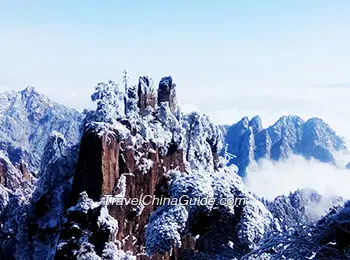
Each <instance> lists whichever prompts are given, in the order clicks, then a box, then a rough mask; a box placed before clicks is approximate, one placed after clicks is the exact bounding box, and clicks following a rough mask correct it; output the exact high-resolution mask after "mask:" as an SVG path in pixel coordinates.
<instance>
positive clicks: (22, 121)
mask: <svg viewBox="0 0 350 260" xmlns="http://www.w3.org/2000/svg"><path fill="white" fill-rule="evenodd" d="M82 119H83V115H82V114H81V113H79V112H78V111H76V110H74V109H70V108H67V107H65V106H63V105H59V104H57V103H55V102H53V101H51V100H49V99H48V98H46V97H45V96H43V95H41V94H39V93H38V92H36V91H35V90H34V88H33V87H27V88H26V89H24V90H23V91H19V92H15V91H12V92H6V93H3V94H1V95H0V149H1V150H2V151H3V152H4V153H5V154H7V156H8V158H9V159H10V161H11V162H12V163H14V164H18V163H20V162H24V163H25V164H26V165H27V166H28V168H29V169H30V171H32V172H33V173H37V172H38V171H39V168H40V158H41V157H42V155H43V151H44V147H45V145H46V142H47V140H48V138H49V135H50V134H51V132H52V131H58V132H60V133H61V134H63V135H64V137H65V138H66V140H67V141H68V142H71V143H77V142H78V141H79V138H80V125H81V122H82Z"/></svg>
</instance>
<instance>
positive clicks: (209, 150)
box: [182, 112, 222, 170]
mask: <svg viewBox="0 0 350 260" xmlns="http://www.w3.org/2000/svg"><path fill="white" fill-rule="evenodd" d="M182 127H183V129H184V130H185V134H184V135H185V140H186V146H185V152H186V160H187V162H188V163H189V167H190V168H191V169H195V170H200V169H201V170H210V169H213V168H214V167H216V166H217V165H216V164H217V153H218V152H219V151H220V150H221V149H222V135H221V132H220V130H219V128H218V127H217V126H216V125H214V124H213V123H212V122H211V121H210V120H209V118H208V116H206V115H204V114H200V113H198V112H192V113H190V114H188V115H185V116H184V117H183V121H182Z"/></svg>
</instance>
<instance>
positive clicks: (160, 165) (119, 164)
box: [71, 132, 184, 253]
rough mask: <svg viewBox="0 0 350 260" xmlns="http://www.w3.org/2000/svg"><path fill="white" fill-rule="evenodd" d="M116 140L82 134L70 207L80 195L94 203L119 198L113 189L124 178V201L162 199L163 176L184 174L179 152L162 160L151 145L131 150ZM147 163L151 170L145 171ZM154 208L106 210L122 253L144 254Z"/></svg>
mask: <svg viewBox="0 0 350 260" xmlns="http://www.w3.org/2000/svg"><path fill="white" fill-rule="evenodd" d="M117 136H118V135H117V134H116V135H107V134H104V135H101V136H99V135H98V134H97V133H95V132H87V133H85V134H84V136H83V138H82V141H81V146H80V154H79V159H78V163H77V168H76V174H75V176H74V182H73V188H72V193H71V194H72V196H71V200H72V203H74V200H76V199H77V197H78V195H79V193H80V192H82V191H86V192H87V194H88V195H89V197H90V198H92V199H94V200H96V201H97V200H100V199H101V197H102V196H103V195H114V194H118V193H119V192H120V191H119V190H117V189H115V188H116V185H117V183H118V180H119V179H120V177H121V175H123V174H125V178H126V194H125V197H126V199H128V198H140V197H141V196H146V195H150V196H153V195H156V196H161V195H164V194H163V193H162V192H161V191H162V190H163V188H162V186H164V185H166V179H165V177H164V173H166V172H167V171H168V170H171V169H175V168H178V169H179V170H180V171H184V161H183V152H182V151H180V150H176V151H173V152H172V153H169V154H167V155H166V156H161V155H160V153H159V152H158V148H157V147H156V146H155V144H153V143H151V142H145V143H144V144H143V145H142V146H141V147H130V146H129V145H128V142H127V141H126V140H117ZM150 162H152V163H151V166H150V167H149V168H147V165H148V164H149V163H150ZM130 173H132V174H130ZM147 198H150V197H147ZM155 207H156V206H154V205H149V206H145V207H144V208H143V209H137V208H135V207H134V208H133V207H132V206H131V205H110V206H109V208H108V209H109V213H110V215H111V216H113V217H114V218H115V219H117V221H118V223H119V226H118V233H117V239H118V240H119V241H121V242H122V249H123V250H125V251H132V252H134V253H140V252H144V245H145V226H146V224H147V222H148V218H149V216H150V214H151V213H152V212H153V211H154V210H155Z"/></svg>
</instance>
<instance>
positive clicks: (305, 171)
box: [246, 156, 350, 199]
mask: <svg viewBox="0 0 350 260" xmlns="http://www.w3.org/2000/svg"><path fill="white" fill-rule="evenodd" d="M346 158H348V156H345V157H343V158H340V161H339V162H338V163H337V165H331V164H327V163H321V162H317V161H314V160H310V161H308V160H306V159H304V158H303V157H300V156H293V157H291V158H290V159H288V160H286V161H279V162H273V161H271V160H261V161H260V162H259V164H258V165H257V166H255V167H250V168H249V169H248V176H247V179H246V183H247V185H248V186H249V187H250V188H251V189H252V190H253V192H255V193H256V194H257V195H259V196H262V197H265V198H267V199H273V198H275V197H276V196H278V195H282V194H285V195H288V194H289V192H293V191H295V190H297V189H299V188H311V189H314V190H316V191H317V192H318V193H320V194H322V195H337V196H342V197H344V198H345V199H350V170H348V169H345V167H344V163H345V162H346Z"/></svg>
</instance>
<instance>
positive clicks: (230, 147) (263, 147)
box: [221, 116, 346, 176]
mask: <svg viewBox="0 0 350 260" xmlns="http://www.w3.org/2000/svg"><path fill="white" fill-rule="evenodd" d="M221 129H222V131H223V135H224V143H225V145H224V149H223V151H222V153H221V154H222V155H223V154H225V153H226V155H228V157H229V164H235V165H236V166H238V168H239V175H241V176H245V175H246V169H247V167H248V166H249V165H250V164H254V163H256V162H257V161H259V160H260V159H262V158H266V159H272V160H275V161H278V160H283V159H287V158H289V157H290V156H291V155H293V154H295V155H301V156H303V157H305V158H306V159H311V158H314V159H316V160H318V161H320V162H326V163H334V162H335V159H334V152H336V151H341V150H346V145H345V141H344V140H343V138H341V137H339V136H338V135H337V134H336V133H335V131H334V130H333V129H331V128H330V126H329V125H327V124H326V123H325V122H323V120H322V119H320V118H311V119H309V120H307V121H304V120H303V119H302V118H300V117H298V116H283V117H281V118H280V119H278V121H277V122H276V123H275V124H273V125H272V126H270V127H268V128H263V127H262V122H261V118H260V117H258V116H256V117H254V118H252V119H251V120H249V119H248V117H244V118H243V119H242V120H240V121H239V122H237V123H236V124H233V125H231V126H223V127H221Z"/></svg>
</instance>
